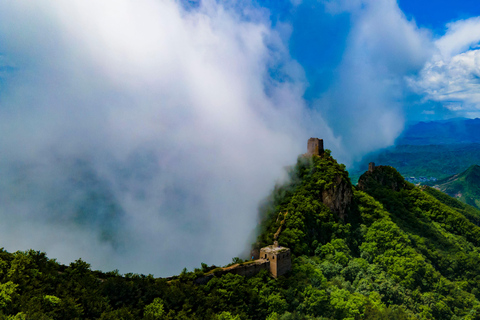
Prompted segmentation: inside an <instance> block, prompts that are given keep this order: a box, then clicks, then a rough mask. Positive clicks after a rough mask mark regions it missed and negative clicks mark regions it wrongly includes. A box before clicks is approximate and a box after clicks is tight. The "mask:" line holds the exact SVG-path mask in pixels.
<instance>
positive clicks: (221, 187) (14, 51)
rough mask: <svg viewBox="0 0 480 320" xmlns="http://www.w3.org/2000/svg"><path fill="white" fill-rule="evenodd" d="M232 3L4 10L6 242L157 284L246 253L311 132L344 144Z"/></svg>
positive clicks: (1, 204)
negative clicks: (10, 63)
mask: <svg viewBox="0 0 480 320" xmlns="http://www.w3.org/2000/svg"><path fill="white" fill-rule="evenodd" d="M235 8H236V9H235V10H237V11H233V9H232V8H229V7H225V6H223V5H221V4H218V2H216V1H202V3H201V4H200V6H199V7H198V8H193V9H189V10H184V9H183V8H182V7H181V6H180V5H179V4H178V2H176V1H154V0H142V1H132V0H116V1H113V0H110V1H108V0H105V1H100V2H99V1H94V0H78V1H69V2H68V3H66V2H58V1H49V0H44V1H37V2H35V3H34V4H32V3H31V2H27V1H25V2H24V1H16V2H7V3H2V4H0V36H1V38H2V39H3V40H4V41H3V42H2V52H4V53H5V55H6V56H8V57H9V59H13V60H14V62H15V63H16V65H17V67H18V70H17V71H15V72H14V73H12V74H11V75H10V76H9V78H8V79H7V80H8V81H6V86H5V87H4V92H5V94H4V95H3V97H2V99H1V101H0V149H1V150H2V154H1V155H0V171H1V172H3V173H4V174H3V175H2V179H1V182H0V218H1V219H2V221H3V223H2V225H1V228H2V230H1V232H0V243H1V246H4V247H5V248H6V249H7V250H17V249H22V250H25V249H28V248H34V249H36V250H45V251H47V254H48V255H49V256H50V257H52V258H58V259H59V260H60V261H62V262H69V261H71V260H73V259H76V258H78V257H82V258H83V259H84V260H86V261H88V262H91V263H92V265H93V267H94V268H101V269H103V270H108V269H115V268H118V269H120V271H121V272H141V273H154V274H156V275H168V274H175V273H178V272H179V271H180V270H181V269H182V268H183V267H188V268H189V269H192V267H198V266H199V265H200V262H207V263H216V264H226V263H228V262H230V259H231V257H233V256H236V255H238V254H240V252H241V251H242V250H243V249H244V248H245V247H246V245H247V242H248V239H247V237H248V235H249V234H250V232H251V231H252V230H253V229H254V228H255V225H256V223H257V222H256V211H257V210H256V209H257V205H258V203H259V201H260V199H262V198H263V197H264V196H266V195H267V194H268V192H269V190H270V188H271V187H272V186H273V183H274V182H275V180H276V179H279V178H281V177H282V172H283V167H284V166H285V165H289V164H292V163H294V161H295V159H296V156H297V155H298V154H300V153H302V152H304V149H305V144H306V141H307V138H309V137H310V136H319V137H323V138H324V139H326V147H328V148H330V149H333V150H334V151H335V150H337V149H339V148H340V146H339V142H338V141H337V140H335V139H334V138H333V135H332V134H331V131H330V129H329V128H328V126H327V125H326V124H325V122H324V121H323V119H322V118H321V116H320V115H318V114H313V113H311V112H309V111H308V110H307V109H306V108H305V104H304V101H303V99H302V94H303V90H304V78H303V77H304V75H303V72H302V70H301V67H299V66H298V64H296V62H295V61H292V60H291V59H290V57H289V55H288V50H287V49H286V48H285V47H284V46H283V42H282V41H281V40H280V39H281V37H280V35H278V34H277V33H276V31H275V30H272V29H271V27H270V24H269V21H268V20H266V19H265V17H264V16H265V15H264V14H263V13H262V11H255V10H254V9H252V8H248V7H239V6H238V5H237V6H236V7H235ZM243 9H244V10H243ZM238 10H240V11H241V10H243V11H241V13H239V12H240V11H238ZM249 12H250V13H249ZM245 15H247V16H245ZM275 66H276V68H277V69H278V68H281V69H280V70H279V72H280V73H284V74H285V75H288V76H287V77H285V78H286V79H291V80H289V81H284V82H280V81H276V80H275V79H272V78H271V77H270V76H269V73H268V71H269V68H271V67H275ZM19 234H22V236H20V237H21V239H19Z"/></svg>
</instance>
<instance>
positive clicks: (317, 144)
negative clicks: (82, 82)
mask: <svg viewBox="0 0 480 320" xmlns="http://www.w3.org/2000/svg"><path fill="white" fill-rule="evenodd" d="M323 152H324V150H323V139H318V138H310V139H308V144H307V153H306V155H307V156H313V155H316V156H321V155H322V154H323Z"/></svg>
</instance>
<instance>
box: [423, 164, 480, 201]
mask: <svg viewBox="0 0 480 320" xmlns="http://www.w3.org/2000/svg"><path fill="white" fill-rule="evenodd" d="M432 184H433V183H432ZM434 185H435V186H434V187H435V188H436V189H438V190H440V191H442V192H444V193H446V194H448V195H449V196H451V197H454V198H456V199H459V200H460V201H462V202H464V203H467V204H469V205H471V206H474V207H476V208H480V166H478V165H473V166H470V167H469V168H468V169H467V170H465V171H464V172H461V173H459V174H456V175H453V176H451V177H448V178H445V179H442V180H439V181H436V182H435V183H434Z"/></svg>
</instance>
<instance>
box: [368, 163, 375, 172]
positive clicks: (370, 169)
mask: <svg viewBox="0 0 480 320" xmlns="http://www.w3.org/2000/svg"><path fill="white" fill-rule="evenodd" d="M373 170H375V162H370V163H369V164H368V172H373Z"/></svg>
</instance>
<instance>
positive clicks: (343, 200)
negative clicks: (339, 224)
mask: <svg viewBox="0 0 480 320" xmlns="http://www.w3.org/2000/svg"><path fill="white" fill-rule="evenodd" d="M352 198H353V190H352V186H351V184H350V183H349V182H348V181H346V180H345V179H343V178H342V176H341V175H337V176H335V179H334V183H333V184H332V186H331V187H330V188H328V189H326V190H323V191H322V202H323V204H325V205H326V206H327V207H329V208H330V210H332V211H333V212H335V213H336V214H337V215H338V217H339V218H341V219H345V218H346V217H347V213H348V209H349V207H350V205H351V203H352Z"/></svg>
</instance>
